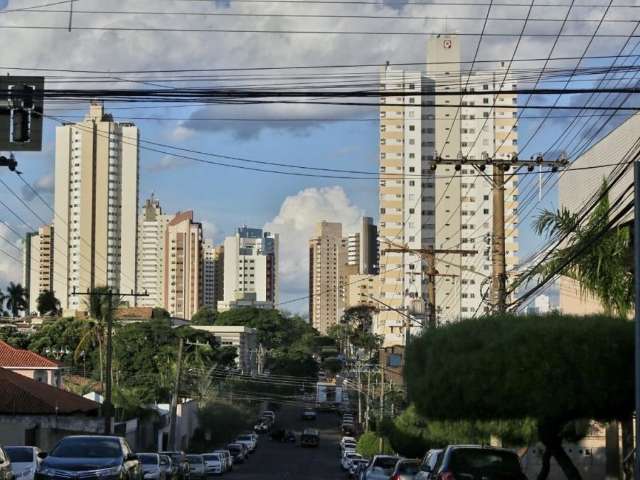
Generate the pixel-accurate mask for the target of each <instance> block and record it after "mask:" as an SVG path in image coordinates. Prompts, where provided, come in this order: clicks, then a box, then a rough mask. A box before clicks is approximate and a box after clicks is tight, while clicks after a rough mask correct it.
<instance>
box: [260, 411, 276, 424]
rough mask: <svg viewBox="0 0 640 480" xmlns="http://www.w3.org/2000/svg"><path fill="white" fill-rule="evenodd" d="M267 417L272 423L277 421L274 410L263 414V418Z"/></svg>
mask: <svg viewBox="0 0 640 480" xmlns="http://www.w3.org/2000/svg"><path fill="white" fill-rule="evenodd" d="M265 417H267V418H269V419H271V421H272V422H275V421H276V414H275V412H274V411H273V410H265V411H264V412H262V418H265Z"/></svg>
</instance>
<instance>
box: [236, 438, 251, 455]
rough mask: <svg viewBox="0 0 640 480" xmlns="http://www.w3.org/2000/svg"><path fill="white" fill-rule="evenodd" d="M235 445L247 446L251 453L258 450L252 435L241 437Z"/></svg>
mask: <svg viewBox="0 0 640 480" xmlns="http://www.w3.org/2000/svg"><path fill="white" fill-rule="evenodd" d="M235 443H240V444H242V445H244V446H246V447H247V450H248V451H249V453H251V452H253V451H254V450H255V449H256V443H255V441H254V440H253V437H252V436H251V435H240V436H238V438H236V440H235Z"/></svg>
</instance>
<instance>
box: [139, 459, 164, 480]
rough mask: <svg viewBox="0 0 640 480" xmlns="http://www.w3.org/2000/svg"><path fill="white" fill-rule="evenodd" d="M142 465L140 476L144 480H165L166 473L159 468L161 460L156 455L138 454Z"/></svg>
mask: <svg viewBox="0 0 640 480" xmlns="http://www.w3.org/2000/svg"><path fill="white" fill-rule="evenodd" d="M136 455H137V456H138V460H140V463H141V464H142V475H143V477H144V479H145V480H166V479H167V472H166V470H164V469H162V468H161V467H160V463H161V459H160V455H159V454H157V453H138V454H136Z"/></svg>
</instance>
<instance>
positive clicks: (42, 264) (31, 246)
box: [22, 225, 54, 314]
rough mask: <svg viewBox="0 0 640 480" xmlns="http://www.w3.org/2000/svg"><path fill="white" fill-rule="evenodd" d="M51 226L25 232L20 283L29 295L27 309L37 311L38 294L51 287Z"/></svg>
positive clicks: (52, 242) (29, 311)
mask: <svg viewBox="0 0 640 480" xmlns="http://www.w3.org/2000/svg"><path fill="white" fill-rule="evenodd" d="M53 237H54V236H53V227H52V226H51V225H45V226H43V227H40V228H39V229H38V231H37V232H29V233H27V235H26V237H25V240H24V244H23V275H22V276H23V279H22V285H23V287H24V288H25V290H26V291H27V293H28V295H29V310H28V311H27V313H29V314H32V313H34V312H37V311H38V296H39V295H40V294H41V293H42V292H45V291H48V290H51V289H52V287H53V247H54V238H53Z"/></svg>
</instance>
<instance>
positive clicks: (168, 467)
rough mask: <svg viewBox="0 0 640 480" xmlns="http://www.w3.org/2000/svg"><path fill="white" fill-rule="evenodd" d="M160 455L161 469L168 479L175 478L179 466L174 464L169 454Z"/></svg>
mask: <svg viewBox="0 0 640 480" xmlns="http://www.w3.org/2000/svg"><path fill="white" fill-rule="evenodd" d="M158 455H160V471H162V472H164V478H165V479H166V480H173V479H174V478H177V477H178V467H177V466H175V465H174V464H173V460H171V457H170V456H169V455H162V454H158Z"/></svg>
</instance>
